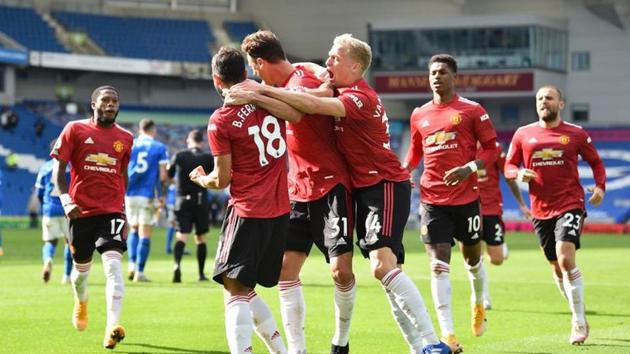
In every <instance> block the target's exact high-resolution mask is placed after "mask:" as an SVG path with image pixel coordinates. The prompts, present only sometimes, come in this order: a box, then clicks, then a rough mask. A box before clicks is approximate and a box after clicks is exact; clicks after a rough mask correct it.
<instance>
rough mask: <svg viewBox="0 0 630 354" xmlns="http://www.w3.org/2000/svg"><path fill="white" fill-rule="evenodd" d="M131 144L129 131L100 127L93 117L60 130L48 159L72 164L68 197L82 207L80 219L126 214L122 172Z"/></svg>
mask: <svg viewBox="0 0 630 354" xmlns="http://www.w3.org/2000/svg"><path fill="white" fill-rule="evenodd" d="M132 145H133V135H132V134H131V133H130V132H129V131H127V130H125V129H123V128H121V127H120V126H119V125H118V124H114V125H113V126H112V127H110V128H104V127H101V126H99V125H98V124H97V123H96V120H95V119H94V118H90V119H82V120H78V121H73V122H70V123H68V124H66V126H65V127H64V128H63V131H62V132H61V135H60V136H59V138H58V139H57V143H56V144H55V147H54V148H53V150H52V152H51V153H50V156H51V157H53V158H55V159H58V160H63V161H65V162H69V163H70V164H71V165H72V168H71V169H70V190H69V192H68V194H70V197H72V200H73V201H74V202H75V203H76V204H77V205H78V206H79V207H80V208H81V217H87V216H94V215H102V214H110V213H124V212H125V205H124V203H125V184H126V181H125V177H124V176H123V172H126V171H127V165H128V164H129V156H130V155H131V146H132Z"/></svg>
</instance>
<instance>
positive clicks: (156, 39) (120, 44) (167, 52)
mask: <svg viewBox="0 0 630 354" xmlns="http://www.w3.org/2000/svg"><path fill="white" fill-rule="evenodd" d="M53 16H54V17H55V18H56V19H57V20H58V21H59V22H60V23H61V24H62V25H63V26H65V27H66V29H67V30H69V31H75V32H85V33H87V34H88V36H89V37H90V38H91V39H92V40H93V41H94V42H96V43H97V44H98V45H99V46H100V47H101V48H102V49H103V50H105V51H106V52H107V54H109V55H111V56H117V57H128V58H143V59H156V60H172V61H187V62H208V61H209V59H210V50H209V47H208V46H209V45H212V44H213V43H214V42H215V38H214V36H213V34H212V31H211V29H210V27H209V26H208V23H207V22H206V21H201V20H172V19H155V18H136V17H118V16H106V15H93V14H83V13H77V12H68V11H57V12H53Z"/></svg>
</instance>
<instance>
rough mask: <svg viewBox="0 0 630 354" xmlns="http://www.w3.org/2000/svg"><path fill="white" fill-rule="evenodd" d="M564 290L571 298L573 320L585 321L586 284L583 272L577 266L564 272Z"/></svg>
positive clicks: (570, 305)
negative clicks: (583, 279) (583, 280)
mask: <svg viewBox="0 0 630 354" xmlns="http://www.w3.org/2000/svg"><path fill="white" fill-rule="evenodd" d="M562 276H563V278H564V291H565V292H566V294H567V295H568V298H569V307H570V308H571V312H572V313H573V322H576V321H577V322H580V323H582V324H584V323H585V321H586V320H585V318H584V284H583V282H582V273H581V272H580V270H579V269H578V268H577V267H575V268H573V269H571V270H570V271H568V272H562Z"/></svg>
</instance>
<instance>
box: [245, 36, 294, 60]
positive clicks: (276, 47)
mask: <svg viewBox="0 0 630 354" xmlns="http://www.w3.org/2000/svg"><path fill="white" fill-rule="evenodd" d="M241 50H242V51H244V52H245V53H247V55H249V56H250V57H252V58H254V59H257V58H261V59H264V60H266V61H268V62H270V63H277V62H279V61H282V60H286V59H287V57H286V55H285V54H284V49H282V44H280V40H278V37H276V35H275V34H274V33H273V32H271V31H258V32H254V33H252V34H250V35H248V36H247V37H245V39H243V43H241Z"/></svg>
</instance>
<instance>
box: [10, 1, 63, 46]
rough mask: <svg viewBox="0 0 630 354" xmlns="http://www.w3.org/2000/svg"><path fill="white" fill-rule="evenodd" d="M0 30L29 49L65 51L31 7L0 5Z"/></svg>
mask: <svg viewBox="0 0 630 354" xmlns="http://www.w3.org/2000/svg"><path fill="white" fill-rule="evenodd" d="M0 32H4V33H5V34H6V35H7V36H9V37H11V38H12V39H14V40H15V41H16V42H18V43H20V44H21V45H23V46H24V47H26V48H28V49H30V50H41V51H47V52H62V53H66V52H67V50H66V49H65V48H64V47H63V46H62V45H61V44H60V43H59V41H57V37H55V33H54V32H53V29H52V28H51V27H50V26H49V25H48V24H47V23H46V22H44V20H43V19H42V17H41V16H40V15H39V14H38V13H36V12H35V10H33V9H32V8H21V7H10V6H0Z"/></svg>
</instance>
